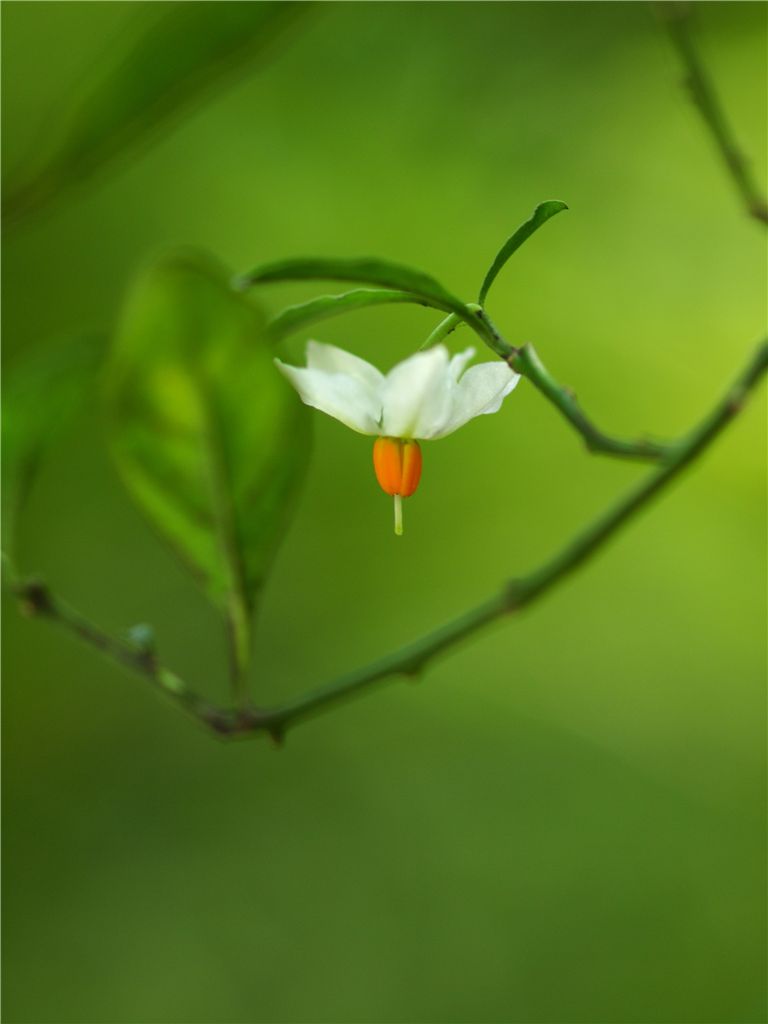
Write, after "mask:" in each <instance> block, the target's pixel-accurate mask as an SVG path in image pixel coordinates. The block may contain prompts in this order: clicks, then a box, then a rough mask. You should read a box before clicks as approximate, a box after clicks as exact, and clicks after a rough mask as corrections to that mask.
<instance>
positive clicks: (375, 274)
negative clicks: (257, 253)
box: [236, 257, 472, 318]
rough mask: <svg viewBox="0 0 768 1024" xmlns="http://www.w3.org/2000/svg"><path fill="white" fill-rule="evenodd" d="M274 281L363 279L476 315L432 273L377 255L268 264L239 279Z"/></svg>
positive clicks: (245, 283) (253, 282)
mask: <svg viewBox="0 0 768 1024" xmlns="http://www.w3.org/2000/svg"><path fill="white" fill-rule="evenodd" d="M274 281H359V282H360V283H361V284H373V285H379V286H380V287H381V288H394V289H397V290H398V291H404V292H408V294H409V295H411V296H412V297H413V298H414V299H416V300H418V301H419V302H423V303H424V305H426V306H432V307H434V308H435V309H442V310H443V311H444V312H446V313H458V314H459V316H461V317H462V318H467V317H470V318H471V317H472V314H471V313H470V312H469V311H468V310H467V307H466V306H465V305H464V303H463V302H462V301H461V299H457V298H456V297H455V296H454V295H451V293H450V292H448V291H446V289H445V288H443V286H442V285H441V284H440V283H439V282H438V281H436V280H435V279H434V278H433V277H430V276H429V274H424V273H422V271H420V270H412V269H411V268H410V267H405V266H403V265H402V264H401V263H390V262H389V261H388V260H380V259H375V258H368V257H366V258H362V259H347V260H344V259H324V258H322V257H320V258H314V257H305V258H299V259H292V260H280V261H278V262H277V263H265V264H263V265H262V266H260V267H256V269H255V270H252V271H251V272H250V273H248V274H243V275H242V276H241V277H240V278H238V279H237V281H236V285H237V286H238V287H239V288H248V287H250V286H251V285H256V284H267V283H269V282H274Z"/></svg>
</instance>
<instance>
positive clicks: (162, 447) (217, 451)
mask: <svg viewBox="0 0 768 1024" xmlns="http://www.w3.org/2000/svg"><path fill="white" fill-rule="evenodd" d="M230 277H231V272H229V273H227V271H226V270H225V269H224V268H222V267H218V266H216V265H215V264H211V262H210V261H209V260H208V259H207V258H204V257H199V256H195V255H192V254H188V255H182V256H176V257H168V258H166V259H165V260H163V261H162V262H161V263H159V264H157V265H155V266H154V267H152V268H151V270H149V271H148V272H147V273H146V274H145V275H144V277H143V279H142V280H141V282H140V283H139V284H138V285H137V286H136V288H135V289H134V291H133V294H132V295H131V298H130V300H129V303H128V307H127V309H126V310H125V311H124V313H123V315H122V317H121V320H120V326H119V329H118V332H117V337H116V339H115V344H114V347H113V352H112V354H111V357H110V361H109V382H108V387H107V406H108V417H109V421H110V428H111V429H110V434H111V448H112V451H113V453H114V456H115V459H116V461H117V464H118V466H119V468H120V471H121V475H122V477H123V479H124V480H125V483H126V485H127V487H128V489H129V491H130V492H131V494H132V495H133V497H134V498H135V499H136V501H137V502H138V503H139V505H140V506H141V507H142V509H143V510H144V511H145V512H146V514H147V515H148V516H149V519H150V522H152V523H153V525H154V526H156V527H157V528H158V529H159V530H160V531H161V533H162V534H163V535H164V536H165V537H166V538H167V539H168V540H169V541H170V542H171V544H172V546H173V547H174V548H175V549H176V551H178V552H179V553H180V554H181V556H182V560H183V561H184V562H186V563H187V564H188V565H189V566H190V567H191V568H192V570H193V571H194V573H195V575H196V576H197V577H198V578H199V579H200V580H201V582H202V583H203V585H204V587H205V589H206V592H207V593H208V595H209V596H210V598H211V599H212V600H213V601H214V603H215V604H217V605H219V606H220V609H221V611H222V612H223V614H224V616H225V620H226V621H227V622H228V623H229V627H230V630H231V635H232V638H233V643H234V652H235V657H236V659H237V662H236V664H237V665H238V666H239V668H240V670H242V669H243V668H244V667H246V666H247V664H248V660H249V656H250V647H251V641H250V626H249V623H250V619H251V617H252V615H253V612H254V608H255V602H256V597H257V594H258V591H259V590H260V589H261V587H262V586H263V584H264V581H265V579H266V575H267V570H268V568H269V566H270V565H271V562H272V557H273V554H274V549H275V546H276V544H277V543H278V541H279V539H280V538H281V537H282V535H283V534H284V533H285V526H286V523H287V520H288V517H289V514H290V512H291V510H292V508H293V504H294V499H295V496H296V492H297V489H298V486H299V484H300V483H301V480H302V478H303V474H304V470H305V468H306V465H307V461H308V460H307V454H308V449H309V412H308V410H307V409H306V408H305V407H304V406H302V404H301V402H300V401H299V399H298V397H297V396H296V394H295V393H294V392H293V391H292V389H291V388H290V387H289V386H288V385H287V384H286V382H285V381H284V380H283V378H282V377H280V375H279V374H277V373H276V372H275V367H274V364H273V362H272V359H273V349H272V346H271V344H270V342H269V341H268V340H267V339H266V338H265V335H264V324H263V317H262V316H261V315H260V314H259V312H258V311H257V309H256V308H255V307H254V305H253V304H252V302H251V301H250V300H248V299H246V298H245V297H244V296H242V295H238V294H235V293H234V292H233V291H232V289H231V287H230V285H229V278H230Z"/></svg>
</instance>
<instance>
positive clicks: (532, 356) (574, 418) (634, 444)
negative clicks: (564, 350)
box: [508, 345, 674, 461]
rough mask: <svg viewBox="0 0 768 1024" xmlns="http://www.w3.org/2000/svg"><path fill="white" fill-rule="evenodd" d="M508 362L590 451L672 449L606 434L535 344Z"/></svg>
mask: <svg viewBox="0 0 768 1024" xmlns="http://www.w3.org/2000/svg"><path fill="white" fill-rule="evenodd" d="M508 362H509V365H510V366H511V367H512V368H513V369H514V370H517V372H518V373H520V374H522V376H523V377H527V379H528V380H529V381H530V382H531V384H533V386H534V387H535V388H536V389H537V390H538V391H540V392H541V394H542V395H543V396H544V397H545V398H546V399H547V400H548V401H550V402H551V403H552V404H553V405H554V406H555V408H556V409H558V410H559V411H560V413H562V415H563V416H564V417H565V418H566V419H567V420H568V422H569V423H570V424H571V426H572V427H574V428H575V429H576V430H577V431H578V432H579V433H580V434H581V436H582V437H583V438H584V441H585V443H586V445H587V448H588V449H589V451H591V452H594V453H596V454H600V455H615V456H618V457H619V458H625V459H647V460H651V461H658V460H659V459H663V458H664V457H665V456H667V455H669V454H670V453H671V452H672V450H673V448H674V446H673V445H670V444H659V443H657V442H655V441H649V440H647V439H640V440H638V441H622V440H621V439H620V438H616V437H610V436H609V435H608V434H604V433H603V432H602V430H599V429H598V428H597V427H596V426H595V424H594V423H592V421H591V420H589V419H588V418H587V416H586V415H585V414H584V412H583V411H582V409H581V406H580V405H579V403H578V402H577V400H576V396H575V395H574V393H573V392H572V391H571V390H570V389H569V388H565V387H563V386H562V385H561V384H558V383H557V381H556V380H555V379H554V377H553V376H552V375H551V374H550V373H549V371H548V370H547V368H546V367H545V366H544V364H543V363H542V361H541V360H540V359H539V356H538V354H537V352H536V350H535V349H534V347H533V346H532V345H523V347H522V348H521V349H516V350H515V354H514V355H513V356H512V357H511V358H510V359H509V360H508Z"/></svg>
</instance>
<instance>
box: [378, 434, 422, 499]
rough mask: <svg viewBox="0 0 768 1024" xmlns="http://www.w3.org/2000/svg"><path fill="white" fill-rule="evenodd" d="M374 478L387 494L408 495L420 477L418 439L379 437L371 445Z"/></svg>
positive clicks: (417, 483)
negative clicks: (374, 471)
mask: <svg viewBox="0 0 768 1024" xmlns="http://www.w3.org/2000/svg"><path fill="white" fill-rule="evenodd" d="M373 466H374V469H375V470H376V479H377V480H378V481H379V483H380V484H381V488H382V490H383V491H385V492H386V493H387V494H399V495H400V496H401V497H403V498H408V497H410V496H411V495H412V494H413V492H414V491H415V490H416V488H417V487H418V486H419V480H420V479H421V448H420V447H419V442H418V441H404V440H402V439H401V438H399V437H379V438H377V440H376V441H375V442H374V445H373Z"/></svg>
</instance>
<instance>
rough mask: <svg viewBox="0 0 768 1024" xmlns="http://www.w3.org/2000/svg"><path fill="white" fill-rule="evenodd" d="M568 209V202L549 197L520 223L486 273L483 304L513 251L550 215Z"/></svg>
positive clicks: (480, 300) (481, 300)
mask: <svg viewBox="0 0 768 1024" xmlns="http://www.w3.org/2000/svg"><path fill="white" fill-rule="evenodd" d="M567 209H568V206H567V204H566V203H563V202H561V201H560V200H559V199H548V200H547V201H546V202H545V203H539V205H538V206H537V207H536V209H535V210H534V211H533V213H532V215H531V217H530V218H529V219H528V220H527V221H526V222H525V223H524V224H521V225H520V227H519V228H518V229H517V231H515V233H514V235H512V236H511V238H508V239H507V240H506V242H505V243H504V245H502V247H501V249H499V251H498V253H497V255H496V259H495V260H494V261H493V263H492V264H491V268H490V270H489V271H488V273H487V274H486V275H485V280H484V281H483V286H482V288H481V289H480V295H479V296H478V300H477V301H478V302H479V303H480V305H481V306H482V305H484V304H485V299H486V296H487V295H488V291H489V289H490V287H491V285H492V284H493V282H494V281H495V280H496V278H497V276H498V274H499V271H500V270H501V269H502V267H503V266H504V264H505V263H506V262H507V260H508V259H509V257H510V256H511V255H512V254H513V253H515V252H517V250H518V249H519V248H520V246H521V245H522V244H523V242H525V241H527V240H528V239H529V238H530V237H531V235H532V234H533V233H534V232H535V231H538V230H539V228H540V227H541V226H542V224H546V222H547V221H548V220H549V219H550V217H554V216H555V214H556V213H560V212H561V211H562V210H567Z"/></svg>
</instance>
